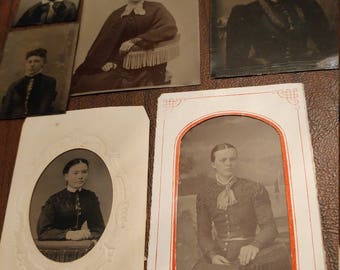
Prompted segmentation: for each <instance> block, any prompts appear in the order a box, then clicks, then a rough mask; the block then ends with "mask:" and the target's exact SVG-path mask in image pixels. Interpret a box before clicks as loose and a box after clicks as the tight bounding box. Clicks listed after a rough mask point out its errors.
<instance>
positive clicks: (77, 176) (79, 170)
mask: <svg viewBox="0 0 340 270" xmlns="http://www.w3.org/2000/svg"><path fill="white" fill-rule="evenodd" d="M88 171H89V169H88V167H87V165H86V164H85V163H78V164H76V165H73V166H72V167H71V168H70V169H69V171H68V173H66V174H65V175H64V177H65V180H66V181H67V185H68V186H69V187H71V188H73V189H80V188H81V187H83V186H84V185H85V183H86V180H87V176H88V173H89V172H88Z"/></svg>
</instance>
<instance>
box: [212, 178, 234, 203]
mask: <svg viewBox="0 0 340 270" xmlns="http://www.w3.org/2000/svg"><path fill="white" fill-rule="evenodd" d="M233 184H234V181H233V180H231V181H229V183H228V184H226V186H225V189H224V190H223V191H222V192H221V193H220V194H218V196H217V208H218V209H221V210H227V208H228V206H230V205H233V204H235V203H237V200H236V198H235V194H234V192H233V190H232V189H231V186H232V185H233Z"/></svg>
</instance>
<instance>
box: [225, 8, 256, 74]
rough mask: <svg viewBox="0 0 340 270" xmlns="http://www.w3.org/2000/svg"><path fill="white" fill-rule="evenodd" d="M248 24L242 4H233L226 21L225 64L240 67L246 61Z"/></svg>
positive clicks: (248, 48)
mask: <svg viewBox="0 0 340 270" xmlns="http://www.w3.org/2000/svg"><path fill="white" fill-rule="evenodd" d="M249 35H250V33H249V26H248V22H247V21H246V18H245V11H244V7H243V6H235V7H234V8H233V9H232V11H231V13H230V16H229V19H228V23H227V44H226V65H227V68H234V67H240V66H241V65H244V64H245V63H247V62H248V54H249V51H250V47H251V44H250V41H249Z"/></svg>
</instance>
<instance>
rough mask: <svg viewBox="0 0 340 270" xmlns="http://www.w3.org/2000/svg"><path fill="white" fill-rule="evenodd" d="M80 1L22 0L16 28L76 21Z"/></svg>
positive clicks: (15, 20)
mask: <svg viewBox="0 0 340 270" xmlns="http://www.w3.org/2000/svg"><path fill="white" fill-rule="evenodd" d="M79 6H80V0H21V1H20V3H19V6H18V9H17V13H16V16H15V19H14V21H13V26H14V27H24V26H36V25H44V24H53V23H67V22H73V21H76V20H77V18H78V9H79Z"/></svg>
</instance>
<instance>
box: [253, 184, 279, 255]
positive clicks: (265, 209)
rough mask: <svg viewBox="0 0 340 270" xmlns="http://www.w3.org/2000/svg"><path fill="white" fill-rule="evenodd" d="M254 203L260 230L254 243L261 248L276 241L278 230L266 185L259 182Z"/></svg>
mask: <svg viewBox="0 0 340 270" xmlns="http://www.w3.org/2000/svg"><path fill="white" fill-rule="evenodd" d="M253 205H254V209H255V215H256V220H257V224H258V225H259V227H260V232H259V233H258V234H257V235H256V237H255V240H254V242H253V243H252V245H254V246H256V247H258V248H259V249H261V248H263V247H265V246H267V245H268V244H269V243H271V242H272V241H274V239H275V237H276V236H277V234H278V232H277V229H276V224H275V221H274V216H273V211H272V208H271V203H270V199H269V195H268V192H267V190H266V189H265V187H264V186H262V185H260V184H257V187H256V190H255V194H254V197H253Z"/></svg>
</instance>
